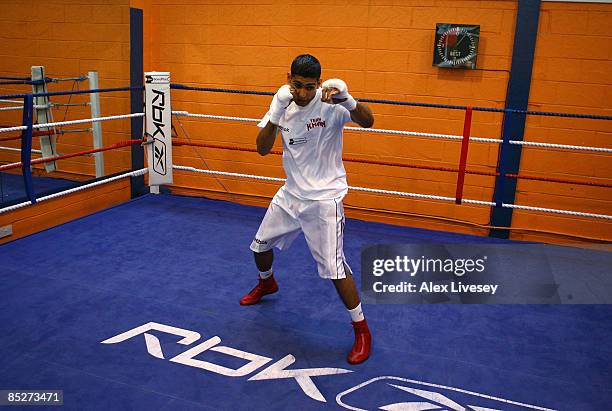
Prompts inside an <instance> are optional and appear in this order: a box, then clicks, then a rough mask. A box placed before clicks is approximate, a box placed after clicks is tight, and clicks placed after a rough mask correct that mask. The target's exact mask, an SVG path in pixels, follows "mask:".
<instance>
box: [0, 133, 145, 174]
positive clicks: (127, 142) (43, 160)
mask: <svg viewBox="0 0 612 411" xmlns="http://www.w3.org/2000/svg"><path fill="white" fill-rule="evenodd" d="M144 141H145V140H144V139H139V140H125V141H118V142H117V143H115V144H111V145H110V146H107V147H102V148H94V149H92V150H86V151H80V152H78V153H71V154H64V155H61V156H53V157H45V158H37V159H36V160H32V162H31V164H40V163H46V162H48V161H55V160H63V159H66V158H72V157H78V156H82V155H85V154H93V153H99V152H101V151H108V150H113V149H115V148H121V147H127V146H131V145H132V144H140V143H142V142H144ZM20 167H21V163H15V164H8V165H5V166H0V171H4V170H10V169H12V168H20Z"/></svg>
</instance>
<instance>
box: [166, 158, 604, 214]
mask: <svg viewBox="0 0 612 411" xmlns="http://www.w3.org/2000/svg"><path fill="white" fill-rule="evenodd" d="M172 168H174V169H176V170H182V171H192V172H196V173H203V174H213V175H223V176H229V177H241V178H249V179H254V180H263V181H278V182H284V181H285V179H284V178H277V177H264V176H257V175H253V174H242V173H230V172H225V171H215V170H202V169H198V168H195V167H188V166H177V165H173V166H172ZM349 189H351V190H355V191H363V192H368V193H375V194H390V195H397V196H401V197H415V198H423V199H428V200H441V201H449V202H454V201H455V198H454V197H444V196H436V195H431V194H419V193H408V192H403V191H390V190H381V189H375V188H365V187H354V186H349ZM462 202H464V203H468V204H477V205H484V206H491V207H493V206H495V203H494V202H491V201H480V200H470V199H463V200H462ZM502 206H503V207H506V208H518V209H522V210H530V211H541V212H545V213H555V214H566V215H575V216H579V217H591V218H601V219H606V220H612V215H606V214H594V213H583V212H579V211H569V210H558V209H554V208H542V207H531V206H521V205H516V204H505V203H503V204H502Z"/></svg>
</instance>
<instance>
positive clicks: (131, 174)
mask: <svg viewBox="0 0 612 411" xmlns="http://www.w3.org/2000/svg"><path fill="white" fill-rule="evenodd" d="M147 171H148V170H147V169H146V168H143V169H140V170H136V171H131V172H129V173H124V174H120V175H118V176H114V177H110V178H107V179H105V180H100V181H96V182H94V183H90V184H85V185H82V186H79V187H75V188H71V189H70V190H65V191H60V192H59V193H54V194H51V195H48V196H44V197H40V198H37V199H36V202H37V203H40V202H41V201H46V200H52V199H54V198H58V197H62V196H65V195H68V194H72V193H76V192H78V191H83V190H87V189H88V188H92V187H96V186H99V185H102V184H106V183H110V182H113V181H116V180H120V179H122V178H125V177H136V176H141V175H144V174H146V173H147ZM31 204H32V202H30V201H26V202H23V203H19V204H15V205H12V206H10V207H5V208H0V214H2V213H7V212H9V211H13V210H17V209H18V208H22V207H27V206H29V205H31Z"/></svg>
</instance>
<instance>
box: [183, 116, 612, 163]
mask: <svg viewBox="0 0 612 411" xmlns="http://www.w3.org/2000/svg"><path fill="white" fill-rule="evenodd" d="M172 114H173V115H175V116H184V117H199V118H210V119H215V120H233V121H243V122H254V123H257V122H259V121H260V119H258V118H247V117H230V116H215V115H212V114H192V113H190V112H188V111H173V112H172ZM344 129H345V130H349V131H357V132H363V133H377V134H396V135H401V136H412V137H429V138H442V139H447V140H463V136H457V135H452V134H432V133H419V132H416V131H404V130H387V129H384V128H363V127H344ZM470 141H474V142H478V143H494V144H502V143H503V142H504V141H503V140H500V139H498V138H484V137H470ZM510 144H519V145H524V146H535V147H548V148H560V149H565V150H583V151H596V152H600V153H612V148H603V147H589V146H572V145H566V144H552V143H541V142H537V141H519V140H510Z"/></svg>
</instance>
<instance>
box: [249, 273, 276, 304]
mask: <svg viewBox="0 0 612 411" xmlns="http://www.w3.org/2000/svg"><path fill="white" fill-rule="evenodd" d="M277 291H278V284H276V280H275V279H274V275H271V276H270V277H268V278H266V279H265V280H264V279H263V278H261V277H260V278H259V283H258V284H257V285H256V286H255V288H253V289H252V290H251V291H249V293H248V294H247V295H245V296H244V297H242V298H241V299H240V305H253V304H257V303H258V302H259V300H261V297H263V296H264V295H267V294H274V293H275V292H277Z"/></svg>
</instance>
